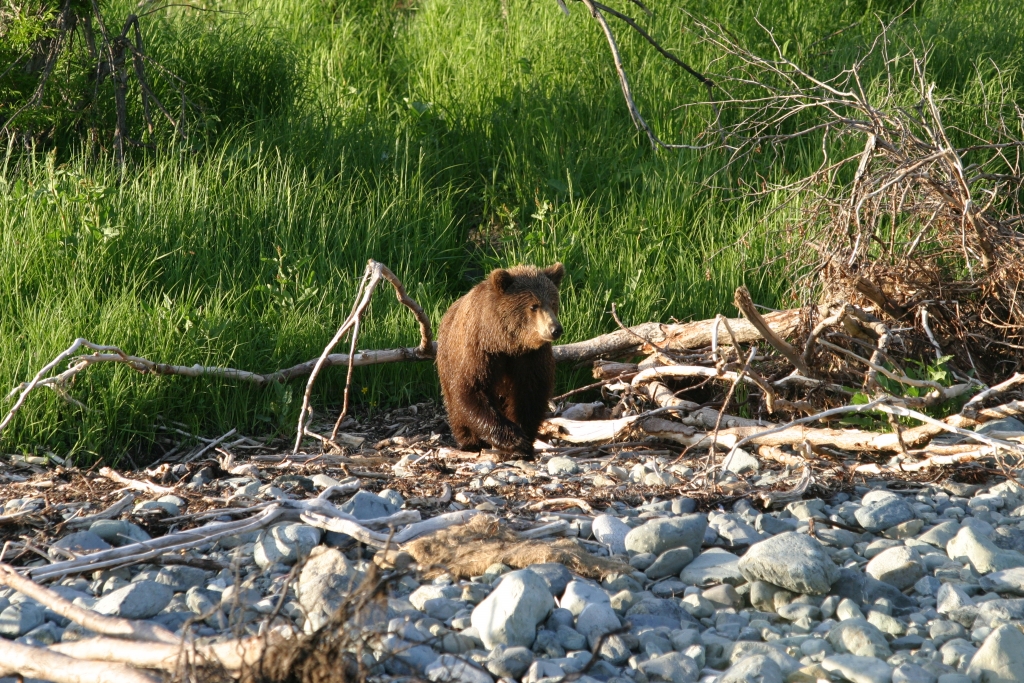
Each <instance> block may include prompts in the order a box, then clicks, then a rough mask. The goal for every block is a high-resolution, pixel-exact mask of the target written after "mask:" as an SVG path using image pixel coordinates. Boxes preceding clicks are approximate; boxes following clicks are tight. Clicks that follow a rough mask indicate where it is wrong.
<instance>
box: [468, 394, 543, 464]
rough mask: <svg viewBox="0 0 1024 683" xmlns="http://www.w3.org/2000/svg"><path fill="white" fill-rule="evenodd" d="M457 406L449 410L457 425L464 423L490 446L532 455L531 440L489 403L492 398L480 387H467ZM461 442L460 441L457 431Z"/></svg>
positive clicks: (500, 449)
mask: <svg viewBox="0 0 1024 683" xmlns="http://www.w3.org/2000/svg"><path fill="white" fill-rule="evenodd" d="M457 402H458V408H457V409H456V410H454V411H453V410H449V413H450V414H451V413H458V422H459V425H460V426H465V427H467V428H468V429H469V431H471V432H472V436H473V437H476V438H477V439H480V440H483V441H486V442H487V443H488V444H490V445H491V447H492V448H494V449H496V450H499V451H503V452H506V453H521V454H523V455H527V456H532V455H533V440H532V439H530V438H529V437H528V436H527V435H526V434H524V433H523V430H522V429H520V428H519V425H517V424H516V423H514V422H512V421H511V420H509V419H508V418H506V417H505V416H504V415H502V414H501V411H500V410H499V409H498V408H497V407H496V406H495V405H494V403H493V402H492V397H491V396H489V395H488V392H486V391H483V390H479V389H477V390H472V389H471V390H466V391H463V392H460V394H459V396H458V401H457ZM456 439H458V440H459V443H460V445H461V444H462V440H461V439H459V434H458V433H456Z"/></svg>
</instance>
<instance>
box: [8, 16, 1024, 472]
mask: <svg viewBox="0 0 1024 683" xmlns="http://www.w3.org/2000/svg"><path fill="white" fill-rule="evenodd" d="M706 4H707V3H699V2H696V0H691V1H684V2H669V1H667V0H666V1H662V2H655V3H653V4H652V6H653V9H654V10H655V16H654V17H653V18H651V19H645V21H646V25H648V26H649V27H650V28H651V30H652V32H653V33H654V34H655V35H656V36H658V37H659V38H660V39H661V40H663V41H664V44H665V45H666V46H667V47H669V48H670V49H672V50H674V51H676V52H677V53H678V54H679V55H680V56H681V57H682V58H683V59H686V60H688V61H690V62H691V63H693V64H694V66H696V67H697V68H703V67H704V66H705V65H706V64H707V63H708V61H709V59H710V58H711V55H710V54H708V53H706V52H704V51H703V50H702V49H701V48H699V47H697V46H695V41H694V39H693V36H692V35H690V34H689V33H687V32H685V31H683V30H681V28H682V27H683V26H684V25H685V15H684V13H683V11H682V10H683V9H686V10H688V11H691V12H693V13H695V14H704V13H706V12H707V11H709V10H707V9H706V8H705V6H706ZM133 6H134V3H133ZM571 6H572V14H571V16H570V17H568V18H566V17H564V16H563V15H562V14H561V12H560V11H559V9H558V7H557V4H556V3H555V2H554V1H553V0H552V1H550V2H547V1H541V0H533V1H530V2H528V1H526V0H458V1H455V0H422V1H421V2H417V3H415V4H413V6H412V9H402V8H401V6H399V7H396V5H395V3H394V2H393V0H380V1H379V0H329V1H321V0H312V1H309V2H299V1H298V0H272V1H271V2H260V3H255V2H253V3H248V2H245V0H225V2H223V3H222V4H221V5H219V7H220V8H221V9H225V10H231V11H232V12H236V13H204V12H198V13H196V12H191V11H189V10H182V9H180V8H176V9H170V10H166V11H165V12H162V13H158V14H153V15H149V16H148V17H146V18H145V20H144V29H145V31H146V43H147V46H148V49H149V50H150V51H151V54H152V55H153V56H154V58H155V59H156V60H158V61H159V62H160V63H162V64H164V65H165V66H166V67H167V68H168V69H170V70H172V71H173V72H175V73H176V74H178V75H179V76H181V77H182V78H183V79H184V80H185V81H186V82H187V83H188V84H189V89H190V93H191V95H192V96H193V99H195V100H196V101H197V102H200V103H202V104H203V106H204V107H205V118H204V119H203V122H204V123H203V127H202V128H199V127H198V126H197V127H195V128H194V129H193V132H194V136H193V139H192V141H191V142H190V143H189V144H188V145H183V144H181V143H175V142H173V141H170V140H166V139H164V140H161V141H159V144H158V145H157V147H156V149H155V150H149V151H145V150H142V151H140V150H136V151H134V152H133V156H132V158H131V160H130V162H129V164H128V165H127V167H126V168H125V169H124V171H123V172H122V171H120V170H118V169H116V168H114V167H113V165H112V163H111V161H110V158H111V157H112V154H111V152H110V150H109V149H97V148H96V147H90V146H88V145H85V144H84V143H83V142H82V141H81V140H80V139H79V138H77V137H75V136H73V135H64V136H63V137H58V138H57V139H58V143H57V145H56V147H55V148H53V149H50V150H34V151H32V152H30V153H26V152H23V151H15V152H14V153H13V154H11V155H10V157H9V158H7V161H6V162H4V157H2V156H0V162H3V163H4V164H5V165H3V166H0V170H2V174H0V388H3V389H4V390H5V391H6V388H7V387H11V386H14V385H15V384H16V383H17V382H19V381H21V380H23V379H25V378H27V377H29V376H30V375H31V374H32V373H34V372H35V371H36V370H37V369H38V368H39V367H40V366H42V365H43V364H44V363H46V362H48V361H49V360H50V359H51V358H53V357H54V356H55V355H56V354H57V353H59V352H60V351H61V350H63V349H64V348H66V347H67V346H68V344H70V342H71V341H72V340H73V339H74V338H76V337H79V336H84V337H87V338H89V339H90V340H92V341H94V342H97V343H105V344H117V345H119V346H120V347H121V348H123V349H124V350H125V351H126V352H129V353H132V354H137V355H142V356H146V357H148V358H150V359H153V360H159V361H162V362H167V363H178V364H188V365H191V364H194V363H200V364H204V365H226V366H232V367H237V368H244V369H248V370H253V371H258V372H268V371H272V370H275V369H277V368H280V367H285V366H288V365H291V364H293V363H296V362H300V361H304V360H307V359H309V358H311V357H314V356H316V355H317V354H318V353H319V352H320V350H321V349H322V347H323V345H324V344H325V342H326V341H327V340H328V339H329V338H330V336H331V335H332V334H333V332H334V330H335V329H336V327H337V325H338V324H339V322H340V321H341V320H342V319H343V317H344V316H345V315H346V313H347V311H348V309H349V307H350V306H351V299H352V296H353V295H354V292H355V287H356V284H357V281H358V278H359V276H360V275H361V273H362V271H363V268H364V266H365V263H366V260H367V259H368V258H374V259H377V260H379V261H381V262H383V263H385V264H387V265H388V266H389V267H391V269H392V270H394V271H395V273H396V274H397V275H398V276H399V277H400V278H401V279H402V280H403V282H405V284H406V286H407V288H408V290H409V293H410V294H411V295H412V296H413V297H414V298H416V299H417V300H418V301H419V302H420V303H421V304H423V306H424V307H425V309H426V310H427V313H428V314H429V315H430V317H431V319H432V320H433V321H434V322H435V324H436V323H437V321H439V320H440V317H441V315H442V313H443V312H444V310H445V309H446V307H447V306H448V305H449V304H450V303H451V302H452V301H453V300H454V299H455V298H456V297H458V296H459V295H461V294H462V293H463V292H465V291H466V290H467V289H468V288H469V287H470V286H471V285H472V284H473V283H474V282H475V281H476V280H477V279H479V278H480V277H482V275H483V274H484V273H485V272H486V271H487V270H489V269H490V268H492V267H495V266H498V265H504V264H512V263H519V262H531V263H537V264H546V263H549V262H552V261H554V260H561V261H563V262H564V263H565V264H566V267H567V271H568V276H567V278H566V280H565V282H564V284H563V287H562V290H563V292H562V301H563V311H564V313H563V322H564V324H565V328H566V341H575V340H581V339H585V338H588V337H590V336H593V335H596V334H599V333H602V332H606V331H609V330H611V329H613V328H614V323H613V321H612V320H611V317H610V315H609V307H610V304H611V302H616V303H617V304H618V306H619V310H620V313H621V315H622V317H623V319H624V320H625V321H627V322H641V321H646V320H668V319H669V318H671V317H676V318H680V319H696V318H705V317H710V316H713V315H714V314H715V313H718V312H721V311H724V312H730V311H732V310H733V309H732V306H731V299H732V293H733V291H734V289H735V287H736V286H738V285H739V284H747V285H748V286H749V287H750V288H751V291H752V293H753V295H754V298H755V299H756V300H757V301H758V302H760V303H764V304H766V305H773V304H774V305H786V304H788V303H790V302H789V301H788V300H787V299H786V297H787V295H788V293H789V291H790V285H791V283H790V282H788V281H787V280H786V276H787V274H788V273H789V269H788V268H787V267H786V266H787V264H785V263H780V262H779V261H778V260H777V258H776V257H778V256H779V254H781V253H782V249H783V245H782V244H781V243H780V242H779V240H778V238H777V237H775V236H773V230H777V229H779V228H781V227H782V226H783V224H784V222H785V221H786V220H787V218H789V216H787V215H786V214H784V213H782V214H770V208H771V206H770V200H769V202H766V203H761V204H756V203H750V202H744V201H738V200H736V199H735V198H734V197H731V196H730V194H729V193H728V192H726V191H722V190H714V191H713V190H709V189H707V187H706V186H704V185H703V184H702V183H703V181H705V180H707V179H708V178H709V176H710V174H711V173H712V172H713V171H714V170H715V169H716V168H718V167H719V165H720V164H721V161H722V159H721V158H720V157H718V156H716V155H715V154H710V155H698V154H695V153H692V152H671V153H669V152H653V151H652V150H651V149H650V147H649V145H648V144H647V142H646V139H645V138H643V137H642V136H640V135H639V134H638V133H637V132H636V130H635V129H634V128H633V126H632V124H631V122H630V119H629V116H628V113H627V111H626V109H625V105H624V103H623V101H622V96H621V92H620V90H619V87H618V83H617V81H616V78H615V74H614V70H613V68H612V64H611V59H610V57H609V55H608V52H607V48H606V45H605V44H604V40H603V36H602V35H601V34H600V31H599V28H598V26H597V25H596V24H595V23H594V22H593V21H592V20H589V18H588V17H587V16H586V13H585V11H584V10H583V8H582V6H581V5H579V4H578V3H577V4H571ZM908 6H910V5H909V3H905V2H897V1H891V2H882V3H875V2H871V3H869V2H866V1H863V2H852V1H851V2H826V1H824V0H821V1H818V2H812V1H811V0H789V1H788V2H779V3H765V4H764V5H759V4H756V3H748V2H744V1H743V0H723V2H719V3H714V6H713V8H712V9H711V10H710V11H713V12H714V16H715V18H716V19H718V20H720V21H722V22H723V23H724V24H725V25H726V26H728V27H729V28H730V29H731V30H732V31H734V32H735V33H736V34H737V35H738V36H740V37H741V38H742V39H744V40H745V41H747V42H748V43H749V44H751V45H754V46H760V47H765V45H766V44H765V38H764V35H763V34H762V33H761V32H760V29H759V28H758V26H757V24H756V22H755V17H758V18H760V20H761V21H762V22H763V23H764V24H765V25H767V26H769V27H771V28H773V29H774V30H775V31H776V33H777V35H778V36H779V37H780V39H782V40H786V41H789V42H790V44H791V45H792V47H791V48H789V49H792V50H795V51H796V54H798V55H800V56H801V57H802V58H803V59H804V60H805V61H806V62H808V63H809V64H811V65H812V66H813V67H814V68H816V69H818V70H819V72H822V73H824V72H828V71H830V70H835V69H838V68H841V67H842V66H844V65H845V64H846V63H847V62H848V61H849V60H850V59H852V58H853V56H854V55H856V54H858V50H861V49H862V48H863V46H864V44H865V42H866V40H868V39H869V38H870V36H871V35H872V34H873V32H874V30H875V27H876V26H877V19H876V18H875V17H876V16H880V17H883V18H886V19H892V18H894V17H896V16H897V15H898V14H899V13H900V12H904V10H906V9H907V7H908ZM107 12H108V14H109V15H113V16H123V15H124V14H126V13H127V12H128V9H127V5H125V6H123V7H121V6H111V7H108V9H107ZM855 21H861V22H862V23H861V24H860V25H858V26H856V27H854V28H853V29H849V30H847V31H845V32H844V33H842V34H840V35H839V36H836V37H834V38H831V39H829V40H827V41H825V42H824V43H821V42H819V41H820V39H821V38H823V37H824V36H826V35H827V34H829V33H831V32H832V31H834V30H835V29H837V28H841V27H844V26H847V25H849V24H851V23H853V22H855ZM616 28H617V30H619V31H620V35H621V37H622V47H623V51H624V54H625V55H626V60H627V66H628V69H629V72H630V75H631V78H632V80H633V85H634V88H635V90H636V92H637V96H638V101H639V104H640V106H641V108H642V109H643V111H644V113H645V115H646V116H647V117H648V119H649V120H650V121H651V122H652V123H653V125H654V126H655V127H656V128H657V130H658V132H659V134H660V135H661V136H662V137H663V138H664V139H666V140H668V141H674V140H682V141H689V140H691V139H692V138H693V137H694V136H696V135H697V134H698V133H699V132H701V130H702V129H703V122H702V121H701V120H698V119H699V117H697V116H694V115H693V114H688V113H686V112H685V111H683V110H680V109H679V108H678V105H680V104H682V103H684V102H689V101H695V100H698V99H700V98H702V97H703V96H704V91H703V90H702V89H701V87H700V86H699V84H698V83H696V81H695V80H694V79H692V78H691V77H689V76H688V75H686V74H685V73H683V72H681V71H679V70H676V69H673V68H670V66H669V65H668V64H667V63H666V62H665V61H664V60H662V59H661V58H659V57H657V56H656V55H655V53H653V52H652V51H651V50H650V49H648V48H646V47H645V45H644V44H643V43H642V41H640V40H639V39H637V38H636V37H634V36H629V35H627V34H626V33H625V32H624V31H623V30H622V29H621V26H617V27H616ZM897 29H898V31H899V32H900V35H902V36H904V37H907V39H908V40H917V41H919V42H921V43H923V44H925V45H928V46H931V47H932V48H933V54H932V66H933V72H934V73H935V74H936V79H937V81H938V83H939V84H940V86H941V88H942V90H943V92H944V93H948V94H957V93H962V94H965V95H964V96H965V97H967V99H968V102H967V103H966V104H965V105H964V106H963V107H962V108H961V109H958V110H957V112H956V113H955V114H956V116H957V117H959V120H961V121H964V122H969V121H970V120H971V118H972V117H975V116H976V115H977V111H978V110H979V108H981V107H984V97H983V96H982V95H983V91H984V87H985V85H986V84H987V83H991V82H992V81H993V80H994V79H996V78H1002V79H1009V80H1010V81H1011V82H1012V80H1013V79H1014V78H1015V76H1016V74H1017V73H1018V66H1019V62H1020V59H1021V57H1022V55H1024V47H1022V45H1024V42H1022V41H1024V38H1022V36H1024V9H1022V7H1021V5H1019V4H1017V3H986V2H981V1H980V0H970V1H968V2H954V1H953V0H922V2H919V3H917V4H916V5H913V6H912V7H911V8H910V9H909V10H907V11H906V12H904V14H903V15H902V18H900V19H899V21H898V26H897ZM965 55H968V56H965ZM976 65H981V67H982V68H984V69H986V70H987V71H986V72H985V73H986V75H983V76H982V77H979V76H978V71H977V70H976V69H975V66H976ZM994 67H998V68H999V69H1000V72H999V73H995V71H994ZM979 78H980V80H979ZM160 87H162V88H163V90H162V91H161V92H163V93H164V95H165V98H170V99H171V101H173V97H172V96H171V95H170V90H169V89H168V88H167V86H166V84H164V85H163V86H160ZM1015 87H1017V88H1018V92H1019V86H1015ZM133 116H134V117H136V120H137V117H138V112H134V113H133ZM196 123H198V122H196ZM108 142H109V141H108ZM819 150H820V147H816V146H815V144H814V143H813V142H797V143H794V144H792V145H791V146H790V147H789V148H787V150H786V152H787V154H786V158H785V163H784V164H781V165H780V164H775V163H773V162H769V161H767V160H766V161H764V162H763V163H760V165H759V162H755V163H754V165H753V166H752V167H750V168H748V169H747V170H746V171H744V172H746V173H749V174H755V173H763V174H766V175H768V176H770V177H776V178H784V177H787V176H789V175H793V174H799V173H801V172H804V171H806V170H808V169H811V168H813V167H814V166H816V165H817V163H818V162H819V160H820V151H819ZM751 177H753V176H752V175H751ZM717 182H718V184H720V185H732V186H734V185H735V183H736V179H735V177H734V176H733V175H732V174H730V175H729V176H728V177H725V176H723V177H719V178H718V179H717ZM474 231H475V232H474ZM481 231H482V232H483V233H485V234H486V235H487V236H488V239H489V241H488V243H487V244H488V245H489V246H484V247H478V246H476V244H475V243H474V242H473V240H472V239H471V234H477V233H479V232H481ZM416 340H417V329H416V326H415V324H414V322H413V321H412V319H411V317H410V316H409V315H408V313H407V312H406V311H405V310H404V309H401V308H400V307H399V306H398V305H397V304H396V303H395V302H394V301H393V297H392V296H391V295H390V293H383V292H382V293H381V294H380V295H378V297H377V298H376V299H375V301H374V304H373V307H372V309H371V310H370V312H369V315H368V317H367V319H366V324H365V327H364V332H363V335H362V337H361V340H360V346H361V347H362V348H386V347H392V346H397V345H412V344H415V343H416ZM560 373H561V374H560V377H561V379H560V382H561V385H562V386H569V385H570V384H571V383H572V382H573V381H576V380H578V379H579V377H580V373H579V372H578V371H575V372H574V371H573V370H571V369H568V368H566V369H563V370H560ZM355 381H356V387H357V396H358V397H359V399H360V400H361V401H363V402H364V403H366V404H368V405H370V406H376V407H382V406H385V405H390V404H396V403H402V402H407V401H411V400H415V399H421V398H424V397H434V396H437V393H438V387H437V380H436V375H435V373H434V371H433V367H432V366H431V365H429V364H408V365H402V366H394V367H378V368H362V369H359V370H357V372H356V380H355ZM343 383H344V372H343V370H339V369H334V370H329V371H327V372H325V373H324V375H323V376H322V378H321V379H320V380H319V382H318V385H317V386H318V391H317V403H318V405H320V406H326V405H334V404H336V403H337V402H338V400H339V397H340V391H341V388H342V387H343ZM301 391H302V383H301V382H293V383H291V384H290V385H287V386H272V387H267V388H257V387H253V386H250V385H248V384H245V383H238V382H227V381H220V380H216V379H209V378H203V379H190V378H184V377H147V376H141V375H139V374H138V373H135V372H133V371H131V370H129V369H127V368H124V367H112V366H111V367H102V366H100V367H95V368H92V369H90V370H89V371H87V372H85V373H83V374H82V375H81V376H80V377H79V378H78V380H77V382H76V383H75V385H74V386H73V387H71V393H72V395H73V396H74V397H75V398H77V399H79V400H81V401H82V402H84V403H85V404H86V405H87V406H88V410H81V409H79V408H75V407H73V406H72V405H70V404H68V403H67V402H65V401H63V400H62V399H61V398H60V397H58V396H56V395H54V394H53V393H52V392H42V391H40V392H37V394H36V395H34V396H33V397H32V398H30V399H29V401H28V403H27V405H26V406H25V408H24V409H23V410H22V411H21V413H20V414H19V415H18V417H17V418H16V419H15V421H14V423H13V424H12V425H11V427H10V428H9V429H7V430H6V431H5V432H3V433H0V451H4V452H12V451H32V450H40V449H51V450H53V451H54V452H56V453H57V454H59V455H63V456H67V455H71V456H75V457H76V458H79V459H80V460H81V461H83V462H84V461H87V460H91V459H94V458H96V457H103V458H106V459H108V460H111V461H116V460H117V459H118V458H120V457H121V456H122V455H123V454H125V453H130V454H132V455H133V456H134V455H136V454H138V455H142V456H145V454H146V453H147V452H149V450H150V444H151V441H152V438H153V435H154V423H155V422H156V421H157V420H158V416H161V417H162V419H164V420H177V421H181V422H184V423H186V424H187V425H189V427H190V429H192V430H194V431H197V432H201V433H220V432H223V431H226V430H227V429H228V428H230V427H237V428H239V430H240V431H242V432H244V433H266V432H270V431H276V430H280V431H281V432H284V433H287V432H288V430H290V429H293V428H294V427H293V425H294V422H295V417H296V413H297V408H298V403H299V401H300V397H301ZM7 406H9V403H4V404H0V411H5V410H6V408H7Z"/></svg>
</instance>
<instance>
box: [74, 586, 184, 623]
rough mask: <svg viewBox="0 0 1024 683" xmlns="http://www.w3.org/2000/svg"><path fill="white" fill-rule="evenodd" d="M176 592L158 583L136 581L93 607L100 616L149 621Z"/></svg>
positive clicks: (105, 596)
mask: <svg viewBox="0 0 1024 683" xmlns="http://www.w3.org/2000/svg"><path fill="white" fill-rule="evenodd" d="M172 597H174V591H173V590H172V589H171V588H170V587H169V586H166V585H164V584H162V583H157V582H156V581H136V582H134V583H130V584H128V585H127V586H125V587H123V588H118V589H117V590H115V591H113V592H111V593H107V594H106V595H104V596H103V597H102V598H100V599H99V601H98V602H97V603H96V604H95V605H94V606H93V609H94V610H95V611H97V612H99V613H100V614H106V615H107V616H110V617H123V618H125V619H149V618H150V617H154V616H156V615H157V614H159V613H160V611H161V610H162V609H163V608H164V607H166V606H167V604H168V603H169V602H170V601H171V598H172Z"/></svg>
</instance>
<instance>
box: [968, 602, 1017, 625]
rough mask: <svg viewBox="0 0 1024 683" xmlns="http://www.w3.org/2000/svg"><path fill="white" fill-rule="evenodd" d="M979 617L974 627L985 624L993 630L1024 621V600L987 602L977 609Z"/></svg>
mask: <svg viewBox="0 0 1024 683" xmlns="http://www.w3.org/2000/svg"><path fill="white" fill-rule="evenodd" d="M977 610H978V617H977V621H976V622H975V623H974V626H975V627H977V626H978V625H979V623H980V624H984V625H986V626H989V627H991V628H995V627H997V626H1002V625H1003V624H1008V623H1012V622H1015V621H1022V620H1024V598H1015V599H1010V600H986V601H985V602H982V603H981V604H980V605H978V607H977Z"/></svg>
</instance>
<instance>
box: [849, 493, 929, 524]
mask: <svg viewBox="0 0 1024 683" xmlns="http://www.w3.org/2000/svg"><path fill="white" fill-rule="evenodd" d="M854 516H855V517H856V518H857V522H858V523H859V524H860V525H861V526H862V527H864V528H865V529H867V530H868V531H883V530H885V529H888V528H890V527H894V526H896V525H897V524H902V523H903V522H909V521H910V520H912V519H914V516H915V515H914V509H913V508H912V507H910V505H908V504H907V503H906V502H904V500H903V499H902V498H889V499H887V500H883V501H881V502H878V503H874V504H871V505H863V506H862V507H860V508H858V509H857V512H855V513H854Z"/></svg>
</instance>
